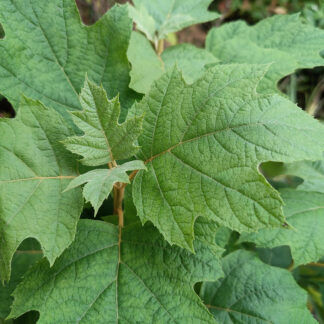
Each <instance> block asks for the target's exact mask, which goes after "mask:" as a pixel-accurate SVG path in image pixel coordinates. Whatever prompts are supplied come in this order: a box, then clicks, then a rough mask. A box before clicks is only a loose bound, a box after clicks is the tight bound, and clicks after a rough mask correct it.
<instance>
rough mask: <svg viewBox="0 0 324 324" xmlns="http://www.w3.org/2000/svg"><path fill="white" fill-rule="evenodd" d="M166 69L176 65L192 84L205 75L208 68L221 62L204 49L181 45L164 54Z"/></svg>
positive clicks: (170, 48) (168, 49) (169, 48)
mask: <svg viewBox="0 0 324 324" xmlns="http://www.w3.org/2000/svg"><path fill="white" fill-rule="evenodd" d="M162 60H163V61H164V64H165V67H166V69H167V70H168V69H171V68H173V67H174V65H175V64H176V65H177V67H178V68H179V69H180V70H181V71H182V76H183V78H184V80H185V81H186V82H187V83H189V84H191V83H193V82H195V81H196V80H198V79H199V78H200V77H202V76H203V75H204V73H205V72H206V70H207V68H208V67H211V66H212V65H215V64H216V63H217V62H219V60H218V59H217V58H216V57H215V56H214V55H212V54H211V53H209V52H208V51H206V50H205V49H202V48H197V47H195V46H193V45H191V44H179V45H176V46H172V47H168V48H167V49H166V50H165V51H164V52H163V53H162Z"/></svg>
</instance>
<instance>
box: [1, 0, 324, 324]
mask: <svg viewBox="0 0 324 324" xmlns="http://www.w3.org/2000/svg"><path fill="white" fill-rule="evenodd" d="M160 1H163V0H160ZM76 2H77V5H78V8H79V11H80V15H81V17H82V20H83V22H84V23H85V24H87V25H91V24H93V23H95V22H96V21H97V20H98V19H100V17H101V16H102V15H103V14H104V13H105V12H106V11H107V10H108V9H109V8H111V7H112V6H113V5H115V4H116V3H126V2H131V0H76ZM210 10H215V11H218V12H219V13H221V15H222V16H221V18H220V19H217V20H216V21H213V22H209V23H206V24H200V25H196V26H191V27H189V28H186V29H184V30H182V31H180V32H178V33H176V34H171V35H169V37H168V39H167V40H166V44H165V45H166V46H170V45H175V44H177V43H183V42H187V43H192V44H194V45H196V46H198V47H203V46H204V43H205V38H206V35H207V33H208V31H209V30H210V28H212V27H218V26H220V25H222V24H224V23H226V22H230V21H235V20H238V19H243V20H245V21H246V22H247V23H248V24H251V25H252V24H256V23H257V22H258V21H260V20H262V19H264V18H267V17H270V16H272V15H276V14H291V13H296V12H300V19H302V20H303V21H304V22H305V23H306V24H311V25H313V26H316V27H318V28H322V29H324V0H318V1H315V0H311V1H308V0H304V1H300V0H214V1H213V2H212V4H211V5H210ZM1 37H4V32H3V30H2V28H1V25H0V38H1ZM323 55H324V44H323ZM278 87H279V88H280V90H281V91H283V92H284V93H286V94H287V96H289V98H290V99H291V100H292V101H294V102H295V103H297V104H298V106H299V107H301V108H302V109H304V110H306V111H307V112H308V113H310V114H312V115H314V116H315V117H317V118H318V119H324V67H317V68H314V69H304V70H298V71H296V73H294V74H292V75H290V76H287V77H285V78H283V79H282V80H281V81H280V82H279V84H278ZM14 115H15V114H14V110H13V109H12V107H11V105H10V103H9V102H8V101H7V100H6V99H5V98H3V97H1V96H0V117H14ZM318 140H323V139H318ZM279 169H280V165H279ZM277 171H278V164H277V165H276V164H273V163H267V164H265V165H264V167H263V172H264V173H265V176H267V178H268V180H269V182H271V184H272V185H273V186H274V187H275V188H282V187H296V186H297V185H298V184H300V182H301V179H299V178H297V177H291V176H290V177H287V176H280V175H279V176H278V175H277V174H276V172H277ZM127 208H131V207H127ZM111 213H112V211H111V201H110V200H107V201H106V202H105V204H104V205H103V206H102V208H101V209H100V211H99V215H98V216H99V217H100V216H101V217H102V216H105V215H109V214H111ZM92 216H93V210H92V209H91V208H86V209H85V211H84V213H83V215H82V217H83V218H92ZM227 234H228V242H227V245H226V252H225V254H228V253H230V252H232V251H234V250H236V249H238V248H242V247H243V248H246V249H252V250H255V251H256V252H257V253H258V255H259V257H260V259H261V260H262V261H263V262H265V263H267V264H270V265H272V266H276V267H281V268H286V269H287V270H288V271H292V272H293V275H294V277H295V279H296V281H297V282H298V283H299V284H300V285H301V286H302V287H303V288H304V289H305V290H307V292H308V295H309V302H308V307H309V309H310V311H311V312H312V313H313V314H314V317H315V318H316V319H317V320H318V321H319V322H320V323H321V324H324V256H323V259H321V260H320V261H318V262H316V263H311V264H309V265H306V266H301V267H298V268H296V269H293V261H292V258H291V254H290V249H289V247H287V246H281V247H276V248H274V249H256V248H255V246H254V245H253V244H247V243H243V244H240V245H239V244H237V240H238V238H239V234H238V233H227ZM34 244H35V242H34ZM323 244H324V240H323ZM21 250H23V251H24V249H23V248H22V249H21ZM26 250H27V249H26ZM20 253H21V254H22V255H23V253H22V252H20ZM32 253H36V259H37V258H38V255H39V254H40V253H41V251H40V250H39V249H33V250H32ZM20 257H21V256H20ZM17 262H18V261H17ZM24 270H25V271H26V270H27V269H24ZM19 275H21V274H19ZM0 295H1V287H0ZM0 311H1V308H0ZM0 313H1V312H0ZM37 317H38V314H37V313H35V312H31V313H28V314H25V315H24V316H22V317H20V318H19V319H16V320H10V321H5V323H24V324H27V323H35V322H36V320H37ZM1 323H4V320H3V319H1V314H0V324H1Z"/></svg>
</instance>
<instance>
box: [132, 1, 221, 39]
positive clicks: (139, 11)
mask: <svg viewBox="0 0 324 324" xmlns="http://www.w3.org/2000/svg"><path fill="white" fill-rule="evenodd" d="M211 2H212V0H163V1H159V0H133V3H134V7H133V6H129V13H130V15H131V17H132V18H133V19H134V21H135V23H136V27H137V29H138V30H140V31H142V32H143V33H144V34H145V35H146V37H147V38H148V39H149V40H150V41H152V42H153V43H157V41H158V40H159V39H163V38H166V36H167V35H168V34H170V33H172V32H176V31H179V30H181V29H183V28H185V27H188V26H190V25H194V24H198V23H202V22H206V21H210V20H214V19H216V18H218V17H219V14H218V13H216V12H210V11H208V10H207V9H208V6H209V5H210V3H211Z"/></svg>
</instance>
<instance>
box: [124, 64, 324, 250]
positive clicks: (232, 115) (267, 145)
mask: <svg viewBox="0 0 324 324" xmlns="http://www.w3.org/2000/svg"><path fill="white" fill-rule="evenodd" d="M266 71H267V67H265V66H260V65H219V66H215V67H214V68H212V69H210V70H209V71H208V72H207V73H206V74H205V75H204V77H203V78H202V79H200V80H199V81H197V82H196V83H194V84H193V85H187V84H186V83H185V82H184V81H183V79H182V76H181V73H179V72H178V71H177V70H176V69H174V70H173V71H171V72H169V73H167V74H165V75H164V76H162V78H161V79H159V80H158V81H157V82H156V83H155V84H154V86H153V87H152V88H151V91H150V92H149V94H148V95H147V96H146V97H144V99H143V100H142V101H141V102H140V103H139V104H136V105H135V106H134V109H133V110H131V111H130V116H134V115H135V116H136V115H143V113H144V114H145V116H144V121H143V133H142V135H141V136H140V137H139V145H141V147H142V148H141V151H140V152H139V154H138V158H139V159H141V160H144V161H146V162H145V163H146V166H147V169H148V172H145V173H144V172H143V171H140V172H139V173H138V174H137V176H136V177H135V179H134V184H133V197H134V202H135V205H136V208H137V211H138V215H139V217H140V218H141V220H142V222H143V223H145V222H146V221H151V222H153V224H154V225H155V226H156V227H157V228H158V229H159V230H160V232H161V233H162V234H163V236H164V237H165V238H166V239H167V240H168V241H169V242H170V243H175V244H177V245H179V246H181V247H185V248H189V249H192V241H193V237H194V233H193V224H194V222H195V219H196V218H197V217H198V216H203V217H207V218H209V219H212V220H214V221H216V222H217V223H219V224H220V225H224V226H226V227H228V228H230V229H233V230H236V231H239V232H242V231H256V230H258V229H260V228H264V227H279V226H281V225H283V224H284V217H283V214H282V208H281V207H282V201H281V198H280V196H279V194H278V193H277V191H275V190H274V189H273V188H272V187H271V186H270V185H269V184H268V183H267V182H266V180H265V179H264V177H263V176H261V174H260V173H259V172H258V169H257V168H258V165H259V164H260V163H261V162H264V161H269V160H271V161H290V162H291V161H293V160H302V159H309V158H314V159H317V158H318V157H321V156H322V151H323V147H324V146H323V143H320V142H319V141H316V140H315V139H316V138H321V137H324V128H323V126H322V125H320V123H318V122H317V121H316V120H314V119H313V118H312V117H310V116H308V115H307V114H306V113H304V112H303V111H301V110H300V109H299V108H298V107H297V106H296V105H294V104H293V103H292V102H290V101H288V100H286V99H284V98H283V97H281V96H277V95H259V94H257V93H256V91H255V89H256V87H257V86H258V84H259V82H260V80H262V77H263V75H264V73H265V72H266Z"/></svg>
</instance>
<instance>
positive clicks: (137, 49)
mask: <svg viewBox="0 0 324 324" xmlns="http://www.w3.org/2000/svg"><path fill="white" fill-rule="evenodd" d="M127 57H128V60H129V62H130V63H131V65H132V69H131V72H130V77H131V82H130V84H129V86H130V87H131V88H132V89H134V90H135V91H137V92H139V93H147V92H148V90H149V89H150V87H151V84H152V83H153V81H155V80H157V79H158V78H159V77H160V76H161V75H162V74H163V72H164V64H163V61H162V60H161V58H159V57H158V56H157V54H156V53H155V51H154V49H153V47H152V45H151V43H150V42H149V41H148V40H147V39H146V37H145V36H143V35H142V34H140V33H138V32H132V36H131V39H130V42H129V47H128V51H127Z"/></svg>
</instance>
